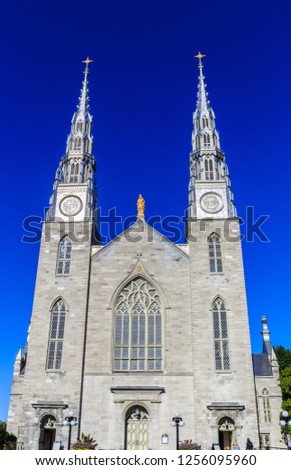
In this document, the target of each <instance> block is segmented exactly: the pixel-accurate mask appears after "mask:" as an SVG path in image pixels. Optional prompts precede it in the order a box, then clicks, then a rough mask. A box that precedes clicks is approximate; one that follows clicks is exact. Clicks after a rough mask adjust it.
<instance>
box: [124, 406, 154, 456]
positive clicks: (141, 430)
mask: <svg viewBox="0 0 291 470" xmlns="http://www.w3.org/2000/svg"><path fill="white" fill-rule="evenodd" d="M149 423H150V421H149V415H148V413H147V411H146V409H145V408H143V407H142V406H133V407H131V408H130V409H129V410H128V412H127V414H126V417H125V446H124V448H125V449H127V450H148V449H149Z"/></svg>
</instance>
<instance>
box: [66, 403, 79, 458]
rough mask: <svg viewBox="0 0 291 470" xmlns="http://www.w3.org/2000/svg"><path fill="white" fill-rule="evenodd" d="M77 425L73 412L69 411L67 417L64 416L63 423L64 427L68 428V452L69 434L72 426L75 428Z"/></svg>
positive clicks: (69, 445)
mask: <svg viewBox="0 0 291 470" xmlns="http://www.w3.org/2000/svg"><path fill="white" fill-rule="evenodd" d="M76 424H78V420H77V418H76V416H74V411H73V410H71V411H69V416H66V417H65V419H64V422H63V425H64V426H69V438H68V450H70V447H71V434H72V426H76Z"/></svg>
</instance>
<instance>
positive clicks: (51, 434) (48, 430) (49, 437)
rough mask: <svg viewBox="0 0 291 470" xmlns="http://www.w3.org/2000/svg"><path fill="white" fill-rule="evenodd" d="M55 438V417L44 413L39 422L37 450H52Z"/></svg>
mask: <svg viewBox="0 0 291 470" xmlns="http://www.w3.org/2000/svg"><path fill="white" fill-rule="evenodd" d="M55 438H56V418H55V417H54V416H53V415H45V416H44V417H43V418H42V420H41V423H40V434H39V446H38V448H39V450H52V448H53V444H54V442H55Z"/></svg>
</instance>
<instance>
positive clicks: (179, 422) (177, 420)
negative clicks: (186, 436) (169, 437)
mask: <svg viewBox="0 0 291 470" xmlns="http://www.w3.org/2000/svg"><path fill="white" fill-rule="evenodd" d="M184 425H185V423H184V421H183V419H182V417H181V416H180V413H178V412H177V413H175V416H174V417H173V418H172V426H173V427H175V428H176V449H177V450H179V428H182V427H183V426H184Z"/></svg>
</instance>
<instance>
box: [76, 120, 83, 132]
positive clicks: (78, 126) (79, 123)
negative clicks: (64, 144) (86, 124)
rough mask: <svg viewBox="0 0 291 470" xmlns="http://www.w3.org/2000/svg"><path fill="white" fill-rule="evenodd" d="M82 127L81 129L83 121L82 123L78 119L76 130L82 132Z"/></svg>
mask: <svg viewBox="0 0 291 470" xmlns="http://www.w3.org/2000/svg"><path fill="white" fill-rule="evenodd" d="M82 129H83V123H82V121H78V123H77V131H80V132H82Z"/></svg>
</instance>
